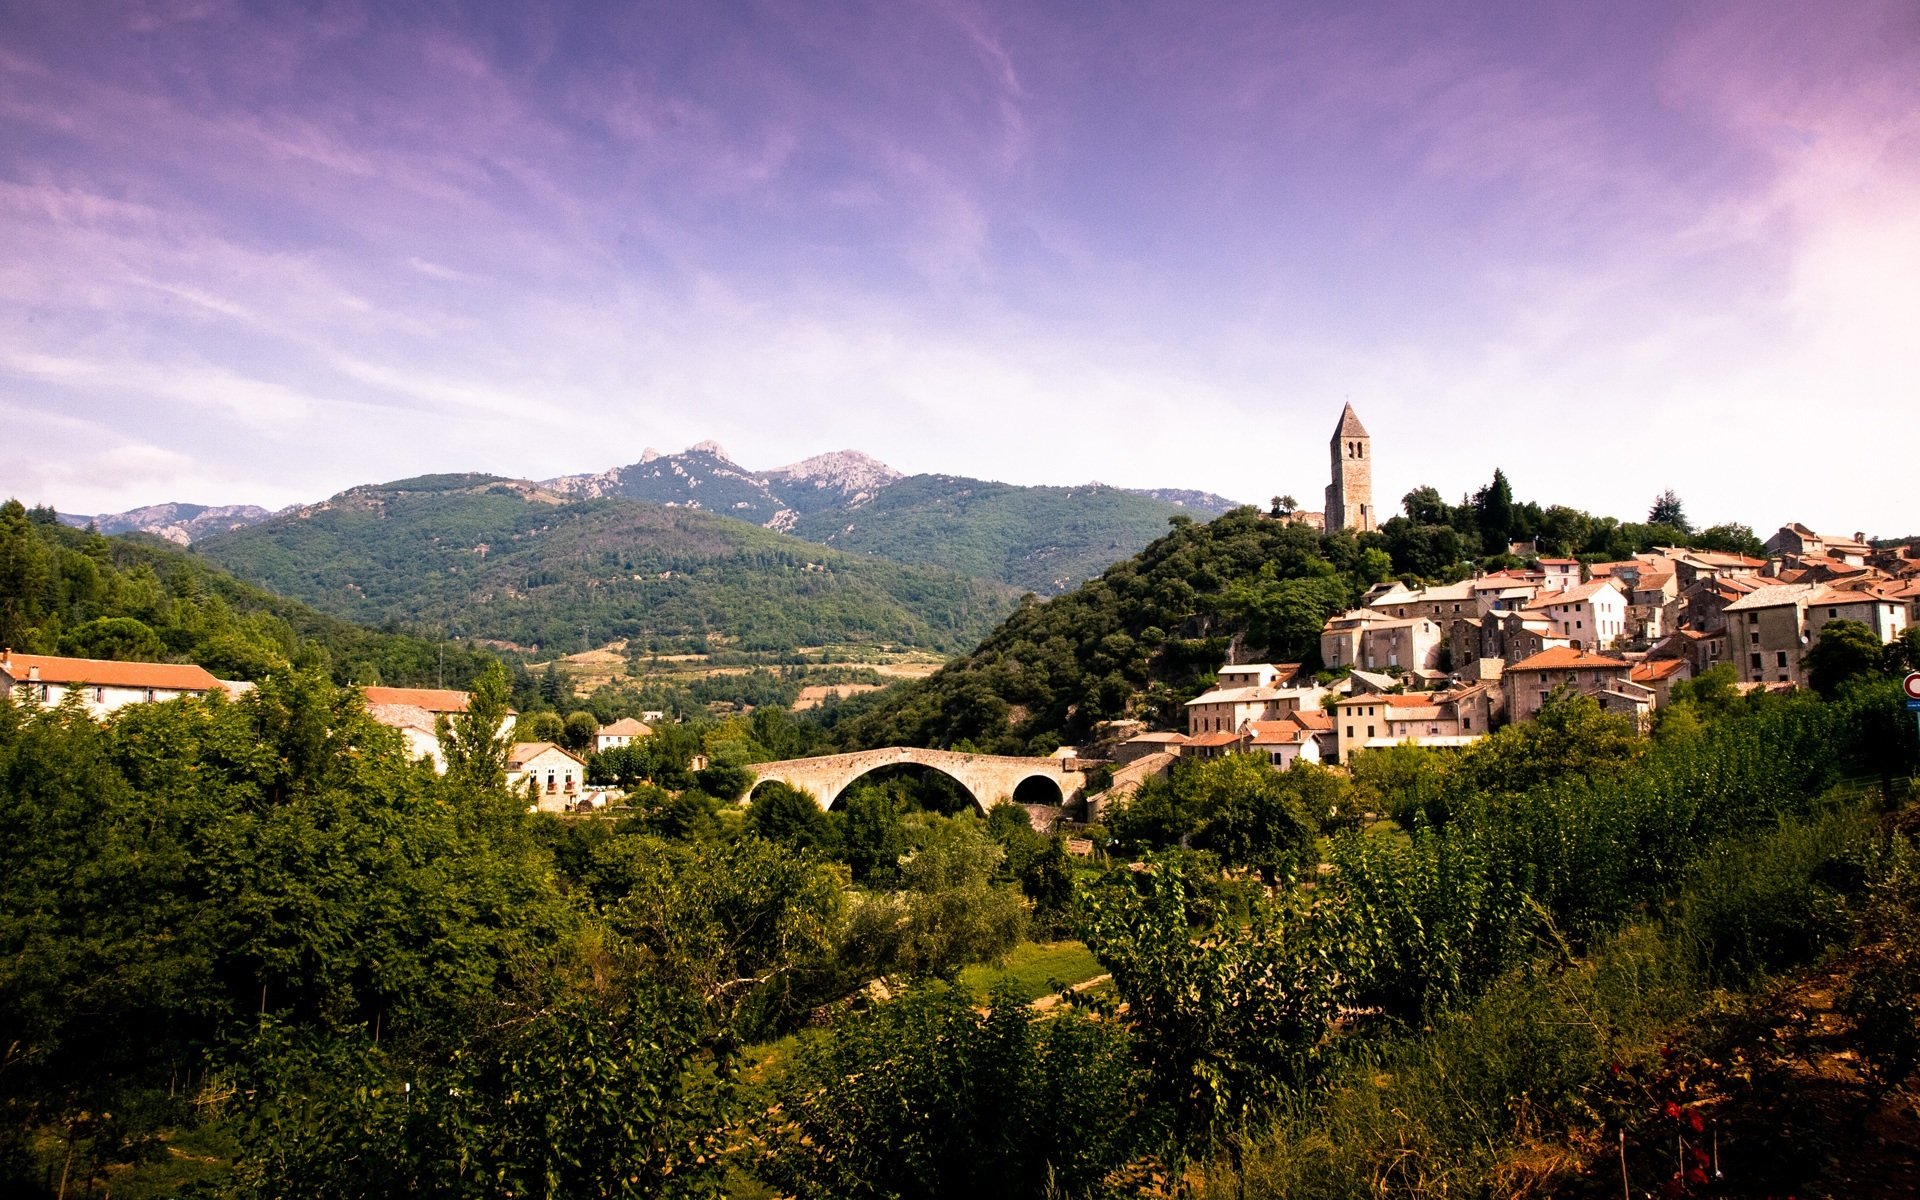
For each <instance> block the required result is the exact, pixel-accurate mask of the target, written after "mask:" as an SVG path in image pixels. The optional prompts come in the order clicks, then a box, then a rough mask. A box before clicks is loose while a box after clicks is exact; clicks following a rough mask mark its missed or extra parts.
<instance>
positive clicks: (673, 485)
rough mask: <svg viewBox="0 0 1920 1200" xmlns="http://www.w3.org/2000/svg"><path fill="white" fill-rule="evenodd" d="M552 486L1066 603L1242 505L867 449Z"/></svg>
mask: <svg viewBox="0 0 1920 1200" xmlns="http://www.w3.org/2000/svg"><path fill="white" fill-rule="evenodd" d="M541 486H543V487H545V488H548V489H550V490H552V491H554V492H557V493H560V494H562V495H567V496H579V497H582V498H599V497H624V498H627V499H632V500H647V501H651V502H653V503H656V504H665V505H670V506H673V507H680V508H697V509H704V510H706V511H708V512H716V513H723V514H725V515H727V516H731V517H738V518H739V519H741V520H744V521H752V522H754V523H755V524H758V525H764V526H766V527H767V528H769V529H777V530H781V531H783V532H787V533H791V534H793V535H794V536H796V537H801V538H805V539H807V540H808V541H812V542H819V543H821V544H823V545H829V546H833V547H835V548H837V549H841V550H850V551H855V552H858V553H861V554H873V555H879V556H880V557H883V558H891V559H893V560H895V561H896V562H905V563H912V564H916V565H921V566H934V567H943V568H947V569H950V570H955V571H959V572H961V573H962V574H970V575H977V576H979V577H981V578H985V579H997V580H999V581H1001V582H1002V583H1006V584H1010V585H1012V586H1014V587H1017V588H1019V589H1021V590H1022V591H1031V592H1037V593H1039V594H1041V595H1047V596H1051V595H1055V594H1057V593H1059V592H1061V591H1064V590H1065V589H1067V588H1070V587H1072V586H1074V585H1075V584H1077V583H1079V582H1081V581H1082V580H1085V579H1088V578H1090V577H1091V576H1093V575H1096V574H1098V573H1099V572H1100V571H1101V570H1102V569H1104V568H1105V567H1107V566H1108V565H1109V564H1111V563H1114V562H1116V561H1118V560H1120V559H1123V558H1125V557H1127V556H1128V555H1130V554H1132V553H1134V552H1135V551H1137V550H1139V549H1140V548H1141V547H1142V546H1145V545H1146V544H1147V543H1148V542H1150V541H1152V540H1153V539H1154V538H1155V537H1157V536H1159V534H1160V533H1161V532H1162V531H1164V530H1165V529H1166V527H1167V520H1168V518H1170V517H1173V516H1177V515H1180V514H1181V513H1189V514H1191V513H1193V512H1196V511H1197V512H1200V513H1204V514H1208V515H1213V514H1218V513H1222V512H1226V511H1228V510H1229V509H1231V508H1233V507H1235V505H1234V504H1233V503H1232V502H1231V501H1229V500H1226V499H1224V498H1222V497H1220V496H1216V495H1213V494H1212V493H1210V492H1200V491H1190V490H1182V489H1171V488H1170V489H1161V490H1158V491H1142V490H1133V489H1123V488H1111V487H1106V486H1104V485H1102V484H1097V483H1096V484H1088V485H1086V486H1084V487H1075V488H1063V487H1021V486H1016V485H1014V484H1008V483H993V482H990V481H987V480H982V479H968V478H966V477H964V476H959V475H915V476H912V477H905V476H902V475H901V474H900V472H898V471H896V470H894V469H893V468H892V467H889V466H887V465H886V464H885V463H883V462H880V461H879V460H877V459H874V458H872V457H869V456H868V455H865V454H862V453H860V452H859V451H857V450H841V451H838V452H836V453H832V454H822V455H817V456H815V457H813V458H809V459H806V460H804V461H802V462H797V463H794V464H793V465H791V466H786V467H779V468H776V469H774V470H771V471H760V472H755V471H751V470H748V469H747V468H745V467H742V466H741V465H740V464H738V463H736V462H734V461H733V460H732V459H730V458H728V457H727V454H726V451H725V450H723V449H722V448H721V447H720V446H719V445H717V444H715V443H713V442H702V443H700V444H699V445H697V446H693V447H690V448H688V449H687V450H685V451H682V452H681V453H679V454H661V453H659V452H657V451H654V450H648V451H647V452H646V453H645V454H644V455H642V457H641V459H640V461H639V462H637V463H634V464H632V465H630V466H625V467H618V468H615V469H613V470H611V471H602V472H600V473H598V474H594V475H568V476H562V477H560V478H558V479H549V480H547V481H546V482H545V483H544V484H542V485H541Z"/></svg>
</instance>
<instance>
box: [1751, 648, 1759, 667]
mask: <svg viewBox="0 0 1920 1200" xmlns="http://www.w3.org/2000/svg"><path fill="white" fill-rule="evenodd" d="M1751 657H1752V659H1753V669H1754V670H1756V671H1758V670H1759V669H1760V655H1759V652H1758V651H1756V652H1755V653H1754V654H1753V655H1752V656H1751Z"/></svg>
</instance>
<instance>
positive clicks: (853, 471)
mask: <svg viewBox="0 0 1920 1200" xmlns="http://www.w3.org/2000/svg"><path fill="white" fill-rule="evenodd" d="M767 477H768V478H769V479H776V480H780V481H781V482H784V483H797V484H812V485H813V486H814V487H816V488H821V489H829V490H832V491H836V492H839V493H840V494H841V495H844V496H846V497H847V498H848V499H849V500H864V499H867V498H868V497H870V496H872V495H873V494H874V493H875V492H878V491H879V490H880V489H881V488H883V487H886V486H887V485H888V484H890V483H894V482H897V481H898V480H899V479H900V478H902V476H901V474H900V472H898V471H896V470H894V469H893V468H892V467H890V466H888V465H887V464H885V463H883V462H881V461H880V460H879V459H877V458H874V457H873V456H872V455H870V454H862V453H861V452H860V451H858V450H835V451H832V452H830V453H827V454H816V455H814V456H813V457H812V458H804V459H801V460H800V461H799V462H797V463H791V464H789V465H787V466H784V467H776V468H774V469H773V470H771V471H768V472H767Z"/></svg>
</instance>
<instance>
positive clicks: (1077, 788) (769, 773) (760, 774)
mask: <svg viewBox="0 0 1920 1200" xmlns="http://www.w3.org/2000/svg"><path fill="white" fill-rule="evenodd" d="M901 763H913V764H917V765H919V766H923V767H929V768H931V769H933V770H935V771H939V772H940V773H941V774H943V775H946V776H948V777H950V778H952V779H953V780H954V781H955V782H957V783H958V784H959V785H960V786H961V787H963V788H965V789H966V790H967V794H968V795H970V796H972V797H973V802H974V803H975V804H977V805H979V806H980V809H981V811H982V812H984V811H986V810H987V809H990V808H992V807H993V806H994V805H995V804H998V803H999V802H1000V801H1002V800H1011V799H1013V793H1014V791H1015V789H1017V788H1018V787H1019V786H1020V785H1021V784H1022V783H1025V782H1026V781H1027V780H1029V779H1034V778H1041V779H1046V780H1048V781H1049V782H1051V783H1053V784H1054V785H1055V786H1057V787H1058V788H1059V789H1060V799H1061V802H1062V803H1065V802H1067V801H1071V800H1073V799H1075V798H1076V797H1078V796H1079V795H1080V793H1081V792H1082V790H1083V789H1084V788H1085V787H1086V782H1087V777H1086V772H1084V771H1082V770H1080V769H1079V764H1078V763H1077V762H1072V761H1068V760H1062V759H1055V758H1015V757H1010V756H1007V755H1000V754H961V753H958V752H956V751H952V750H921V749H918V748H915V747H911V746H894V747H889V748H887V749H885V750H861V751H857V752H855V753H853V754H826V755H822V756H820V757H818V758H790V759H785V760H783V761H781V762H769V763H757V764H754V765H751V766H749V767H748V768H747V769H748V770H749V771H752V772H753V774H754V782H753V786H754V787H758V786H760V785H761V784H762V783H765V782H767V781H768V780H779V781H780V782H781V783H784V784H786V785H787V786H788V787H792V788H798V789H799V790H801V791H803V792H807V793H809V794H811V795H812V796H813V798H814V800H815V801H816V802H818V803H819V805H820V807H821V808H832V807H833V803H834V801H836V800H838V799H839V798H840V793H841V792H844V791H846V790H847V788H848V786H849V785H851V784H852V783H853V781H854V780H856V779H858V778H860V777H861V776H862V775H865V774H867V773H868V772H870V771H876V770H879V769H880V768H881V767H891V766H896V765H899V764H901Z"/></svg>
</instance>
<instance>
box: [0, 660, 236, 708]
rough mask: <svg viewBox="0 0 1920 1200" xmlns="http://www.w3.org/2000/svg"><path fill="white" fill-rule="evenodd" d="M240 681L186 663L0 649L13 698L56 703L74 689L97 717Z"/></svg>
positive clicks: (2, 674) (1, 683) (2, 677)
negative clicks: (130, 705) (66, 655)
mask: <svg viewBox="0 0 1920 1200" xmlns="http://www.w3.org/2000/svg"><path fill="white" fill-rule="evenodd" d="M245 686H251V685H239V684H230V683H224V682H222V681H221V680H218V679H215V678H214V677H213V675H212V673H210V672H209V671H208V670H207V669H206V668H205V667H199V666H195V665H193V664H192V663H153V662H117V661H114V660H111V659H99V658H62V657H59V656H56V655H51V654H16V653H15V652H14V651H12V650H6V651H4V652H0V689H4V690H5V692H6V694H7V695H9V696H12V697H13V698H14V699H16V700H31V701H34V702H37V703H40V704H45V705H48V706H52V705H57V704H59V703H60V702H61V701H63V700H65V699H66V698H67V697H68V696H69V695H74V694H77V695H78V696H79V697H80V700H81V702H82V703H83V704H85V705H86V709H87V715H88V716H90V717H93V718H94V719H96V720H98V719H99V718H101V717H104V716H106V715H107V714H108V713H111V712H113V711H115V710H116V709H120V708H124V707H126V706H127V705H129V704H153V703H158V702H161V701H165V700H177V699H179V698H180V697H182V696H204V695H206V694H207V693H209V692H214V691H221V692H226V691H240V690H244V688H245Z"/></svg>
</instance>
